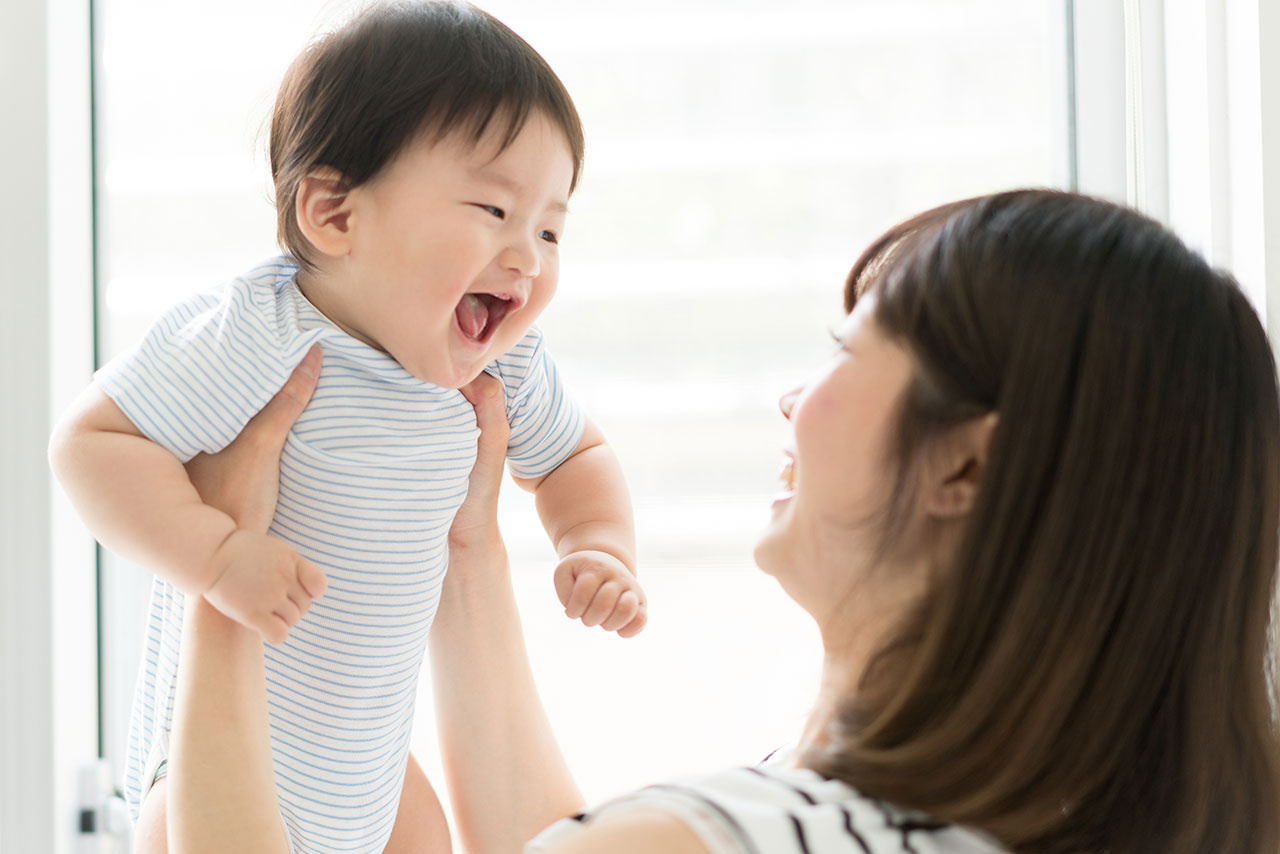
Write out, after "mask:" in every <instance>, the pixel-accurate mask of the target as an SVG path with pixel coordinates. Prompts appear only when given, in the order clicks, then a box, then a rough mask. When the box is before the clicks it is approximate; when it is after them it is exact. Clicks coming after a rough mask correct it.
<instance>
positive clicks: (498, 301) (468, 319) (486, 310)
mask: <svg viewBox="0 0 1280 854" xmlns="http://www.w3.org/2000/svg"><path fill="white" fill-rule="evenodd" d="M515 306H516V301H515V300H514V299H513V298H512V297H509V296H507V295H506V294H485V293H474V294H466V295H464V296H463V297H462V299H461V300H460V301H459V302H458V307H457V308H455V309H454V310H453V315H454V317H455V318H456V319H457V321H458V328H459V329H460V330H462V334H463V336H464V337H466V338H467V339H469V340H471V341H475V342H476V343H478V344H486V343H488V341H489V339H490V338H492V337H493V332H494V330H496V329H497V328H498V326H499V324H501V323H502V319H503V318H504V317H506V316H507V314H508V312H510V311H511V309H512V308H514V307H515Z"/></svg>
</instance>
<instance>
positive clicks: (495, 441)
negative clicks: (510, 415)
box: [450, 373, 511, 544]
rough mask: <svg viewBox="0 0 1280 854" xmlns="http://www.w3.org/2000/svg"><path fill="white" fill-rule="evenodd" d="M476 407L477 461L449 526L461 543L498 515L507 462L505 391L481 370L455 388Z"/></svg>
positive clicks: (452, 536) (508, 431)
mask: <svg viewBox="0 0 1280 854" xmlns="http://www.w3.org/2000/svg"><path fill="white" fill-rule="evenodd" d="M458 391H460V392H462V396H463V397H465V398H466V399H467V400H468V401H469V402H470V403H471V405H472V406H473V407H475V410H476V425H477V426H478V427H479V428H480V438H479V440H478V442H477V445H476V462H475V466H474V467H472V469H471V480H470V483H469V486H468V488H467V500H466V501H464V502H463V504H462V506H461V507H460V508H458V513H457V515H456V516H454V519H453V528H452V529H451V530H450V541H451V542H452V543H454V544H460V543H462V542H463V541H464V539H465V538H466V537H467V536H469V535H470V534H472V533H473V532H475V531H476V530H478V529H484V528H486V527H487V526H489V525H491V524H493V523H494V522H496V521H497V518H498V489H499V487H501V485H502V472H503V466H504V465H505V463H506V456H507V439H508V438H509V437H510V435H511V425H510V424H508V423H507V407H506V395H504V394H503V389H502V383H501V382H500V381H499V380H497V379H496V378H494V377H492V376H490V375H489V374H485V373H482V374H480V376H478V377H476V378H475V379H474V380H472V381H471V382H470V383H468V384H467V385H465V386H463V387H462V388H460V389H458Z"/></svg>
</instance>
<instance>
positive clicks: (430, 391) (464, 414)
mask: <svg viewBox="0 0 1280 854" xmlns="http://www.w3.org/2000/svg"><path fill="white" fill-rule="evenodd" d="M296 272H297V267H296V266H295V265H294V264H293V263H292V262H291V261H290V260H289V259H288V258H284V257H281V258H275V259H271V260H270V261H267V262H265V263H263V264H262V265H260V266H258V267H257V268H255V269H254V270H252V271H251V272H249V273H247V274H246V275H244V276H241V277H239V278H237V279H235V280H233V281H231V282H230V283H228V284H226V285H224V286H222V287H220V288H218V289H216V290H213V291H211V292H208V293H202V294H197V295H195V296H193V297H191V298H189V299H187V300H185V301H184V302H182V303H180V304H179V305H177V306H176V307H174V308H172V309H171V310H169V311H168V312H167V313H165V314H164V316H162V317H161V318H160V320H158V321H157V322H156V324H155V325H154V326H153V327H152V328H151V330H150V331H149V332H148V333H147V334H146V336H145V337H144V339H143V340H142V341H141V343H139V344H138V345H137V346H136V347H135V348H134V349H133V350H131V351H129V352H127V353H125V354H123V355H122V356H120V357H119V358H117V359H115V360H113V361H112V362H111V363H110V364H108V365H107V366H106V367H104V368H103V369H102V370H101V371H99V372H98V374H97V376H96V378H95V379H96V382H97V383H98V385H99V387H100V388H101V389H102V390H103V391H104V392H105V393H106V394H107V395H108V396H109V397H110V398H111V399H112V400H114V401H115V402H116V403H117V404H118V405H119V406H120V408H121V409H122V410H123V411H124V413H125V415H127V416H128V417H129V419H130V420H131V421H132V422H133V423H134V424H135V425H136V426H137V427H138V429H139V430H141V431H142V433H143V434H144V435H146V436H147V437H148V438H149V439H151V440H152V441H154V442H156V443H157V444H159V445H162V446H163V447H165V448H167V449H168V450H170V451H172V452H173V453H174V454H175V455H176V456H177V457H178V458H179V459H181V460H183V461H185V460H187V459H190V458H191V457H192V456H194V455H195V454H197V453H199V452H201V451H204V452H215V451H218V450H220V449H221V448H223V447H225V446H226V445H227V444H229V443H230V442H231V440H232V439H234V438H235V436H236V435H237V434H238V433H239V432H240V430H241V429H242V428H243V427H244V425H245V423H246V422H247V421H248V420H249V418H250V417H252V416H253V415H254V414H255V413H256V412H257V411H258V410H259V409H261V408H262V406H263V405H264V404H265V403H266V402H267V401H268V400H269V399H270V398H271V397H272V396H273V395H274V394H275V393H276V392H277V391H278V390H279V389H280V387H281V386H282V385H283V384H284V381H285V380H286V379H287V378H288V376H289V373H290V372H291V371H292V370H293V368H294V367H295V366H296V365H297V363H298V362H299V361H301V359H302V357H303V355H304V354H305V353H306V352H307V350H308V348H310V347H311V345H312V344H314V343H316V342H320V343H321V344H322V345H323V350H324V364H323V368H322V370H321V374H320V380H319V384H318V386H317V388H316V390H315V394H314V395H313V397H312V400H311V403H310V404H309V405H308V407H307V409H306V410H305V411H304V412H303V414H302V416H301V417H300V418H299V419H298V421H297V423H296V424H295V425H294V428H293V431H292V432H291V433H290V435H289V437H288V441H287V443H286V445H285V449H284V453H283V456H282V458H281V464H280V498H279V503H278V506H277V508H276V515H275V519H274V521H273V522H272V525H271V532H272V533H273V534H274V535H276V536H278V537H280V538H281V539H283V540H285V541H286V542H288V543H289V544H290V545H292V546H293V547H294V548H295V549H296V550H297V551H298V552H299V553H300V554H302V555H304V556H305V557H307V558H309V559H311V560H312V561H314V562H315V563H316V564H318V565H319V566H320V567H321V568H323V569H324V571H325V573H326V575H327V576H328V582H329V586H328V592H327V593H326V595H325V596H323V597H322V598H320V599H318V600H316V602H315V603H314V604H313V605H312V607H311V610H310V611H309V612H308V613H307V615H306V616H305V617H304V618H303V619H302V620H301V621H300V622H299V623H298V624H297V625H296V626H295V627H294V628H293V630H292V631H291V632H290V634H289V639H288V641H286V642H285V643H283V644H280V645H278V646H270V645H268V646H267V648H266V668H267V697H268V707H269V713H270V719H271V746H272V756H273V758H274V762H275V774H276V784H277V788H278V792H279V798H280V806H281V812H282V815H283V818H284V822H285V825H286V826H287V828H288V830H289V834H290V837H291V841H292V843H293V850H294V851H295V852H298V854H310V852H339V851H341V852H380V851H382V849H383V847H384V845H385V843H386V841H387V838H388V836H389V835H390V833H391V827H392V824H393V823H394V820H395V815H396V808H397V806H398V804H399V798H400V788H401V783H402V780H403V777H404V767H405V761H406V757H407V754H408V748H409V734H410V727H411V724H412V720H413V709H414V697H415V694H416V690H417V684H418V673H419V670H420V667H421V663H422V657H423V652H424V649H425V643H426V637H427V630H428V628H429V627H430V626H431V621H432V618H433V616H434V614H435V609H436V603H437V601H438V597H439V592H440V585H441V582H442V580H443V578H444V574H445V567H446V564H447V560H448V554H447V542H448V532H449V526H450V524H451V522H452V521H453V517H454V514H455V513H456V512H457V509H458V507H459V505H460V504H461V503H462V500H463V498H464V497H465V496H466V492H467V478H468V475H469V474H470V472H471V467H472V465H473V463H474V462H475V454H476V439H477V437H478V436H479V430H478V428H477V427H476V420H475V412H474V410H473V409H472V407H471V405H470V404H469V403H467V401H466V399H465V398H464V397H463V396H462V394H461V393H460V392H458V391H456V390H454V389H445V388H440V387H438V386H433V385H430V384H428V383H425V382H423V381H421V380H419V379H417V378H415V377H414V376H412V375H411V374H409V373H408V372H407V371H406V370H405V369H404V368H403V367H401V366H400V364H399V363H397V362H396V361H395V360H394V359H392V358H391V357H390V356H388V355H387V354H385V353H383V352H381V351H378V350H376V349H374V348H372V347H369V346H368V345H366V344H364V343H362V342H360V341H358V340H356V339H354V338H352V337H350V336H348V335H347V334H346V333H344V332H342V331H341V330H340V329H339V328H338V327H337V326H335V325H334V324H333V323H332V322H331V321H329V320H328V319H327V318H325V317H324V316H323V315H322V314H320V312H319V311H317V310H316V309H315V307H314V306H312V305H311V304H310V303H309V302H308V301H307V300H306V299H305V297H303V295H302V293H301V292H300V291H299V290H298V288H297V285H296V282H295V280H294V278H295V274H296ZM486 370H488V371H489V372H490V373H492V374H494V375H495V376H497V377H498V378H499V379H500V380H501V381H502V383H503V386H504V388H505V390H506V403H507V415H508V419H509V420H510V422H511V425H512V431H511V442H510V447H509V450H508V463H509V466H510V468H511V470H512V472H513V473H515V474H516V475H518V476H520V477H525V478H532V477H537V476H540V475H543V474H546V473H547V472H548V471H550V470H552V469H554V468H555V467H556V466H557V465H559V464H560V463H561V462H562V461H563V460H564V459H565V458H566V457H567V456H568V455H569V453H570V452H571V451H572V450H573V449H574V448H575V447H576V446H577V444H578V441H579V439H580V437H581V435H582V429H583V423H584V422H583V416H582V414H581V412H580V411H579V410H578V408H577V407H576V406H575V405H574V404H573V402H572V401H571V400H570V398H569V397H568V396H567V395H566V393H565V390H564V388H563V386H562V385H561V383H560V380H559V377H558V375H557V372H556V368H555V365H554V363H553V362H552V360H551V359H550V357H549V356H548V354H547V350H546V348H545V347H544V346H543V342H542V337H541V334H540V333H539V332H538V331H537V330H531V331H530V332H529V334H528V335H527V336H526V337H525V338H524V339H523V340H522V341H521V342H520V343H519V344H518V345H517V346H516V347H515V348H514V349H513V350H512V351H511V352H509V353H507V354H505V355H503V356H502V357H501V358H499V359H498V360H497V361H496V362H495V363H494V364H493V365H491V366H489V367H488V368H486ZM182 611H183V595H182V593H181V592H180V591H179V590H177V589H176V588H175V587H173V586H172V585H170V584H168V583H166V582H164V581H162V580H160V579H156V580H155V582H154V583H153V586H152V597H151V605H150V611H149V615H148V623H147V627H146V635H145V638H144V641H143V644H144V651H143V661H142V664H141V671H140V674H139V679H138V685H137V689H136V692H135V696H134V709H133V715H132V719H131V723H130V734H129V744H128V746H127V752H126V755H127V758H126V770H125V789H126V795H127V798H128V801H129V803H130V805H131V806H132V808H133V810H134V813H135V815H136V812H137V808H138V804H139V803H140V801H141V796H142V794H143V793H144V792H145V790H146V787H147V786H148V785H149V783H150V780H149V779H148V778H147V773H146V772H147V769H148V768H151V767H154V764H155V762H156V761H158V754H159V753H161V752H162V751H163V750H164V745H165V743H166V741H167V732H168V730H169V727H170V720H171V716H172V711H173V697H174V674H175V668H176V663H177V658H178V643H179V638H180V637H181V627H182Z"/></svg>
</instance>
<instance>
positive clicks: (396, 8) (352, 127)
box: [270, 0, 584, 268]
mask: <svg viewBox="0 0 1280 854" xmlns="http://www.w3.org/2000/svg"><path fill="white" fill-rule="evenodd" d="M534 113H541V114H543V115H545V116H546V117H547V118H548V119H549V120H550V121H551V122H552V123H553V124H555V125H557V126H558V127H559V128H560V129H561V130H562V131H563V132H564V135H565V137H566V139H567V141H568V144H569V150H570V154H571V155H572V157H573V179H572V183H571V184H570V191H571V192H572V190H573V188H574V187H575V186H576V185H577V182H578V174H579V172H580V170H581V166H582V157H583V147H584V144H583V137H582V123H581V121H580V119H579V117H578V112H577V109H576V108H575V107H574V105H573V100H572V99H571V98H570V97H569V93H568V92H567V91H566V90H565V88H564V84H563V83H561V82H560V79H559V78H558V77H557V76H556V74H555V72H554V71H552V70H551V67H550V66H548V65H547V63H546V61H545V60H544V59H543V58H542V57H541V56H539V55H538V53H537V52H536V51H534V49H533V48H531V47H530V46H529V45H528V44H526V43H525V42H524V40H523V39H521V38H520V37H519V36H517V35H516V34H515V33H513V32H512V31H511V30H509V29H508V28H507V27H506V26H505V25H504V24H502V23H501V22H500V21H498V20H497V19H496V18H494V17H492V16H490V15H489V14H488V13H486V12H483V11H481V10H479V9H477V8H475V7H474V6H471V5H469V4H466V3H456V2H433V0H406V2H392V3H381V4H379V5H375V6H373V7H371V8H369V9H367V10H366V11H364V12H363V13H361V14H360V15H358V16H356V17H355V18H354V19H353V20H351V21H350V22H349V23H347V24H346V25H345V26H343V27H341V28H340V29H337V30H335V31H333V32H331V33H328V34H326V35H324V36H323V37H321V38H320V39H319V40H317V41H315V42H314V43H312V44H311V45H309V46H308V47H307V48H306V49H304V50H303V52H302V53H301V54H299V56H298V57H297V59H295V60H294V61H293V64H292V65H291V66H290V67H289V70H288V71H287V72H286V73H285V77H284V81H283V82H282V83H281V85H280V92H279V94H278V95H277V96H276V104H275V110H274V112H273V114H272V118H271V137H270V156H271V175H272V178H273V179H274V181H275V200H276V221H277V226H276V227H277V237H278V239H279V241H280V244H281V246H282V247H283V248H284V249H285V251H287V252H289V253H290V254H291V255H293V256H294V257H295V258H296V259H297V261H298V262H299V263H300V264H302V265H303V267H306V268H310V267H312V266H313V264H314V260H313V259H312V257H311V254H310V252H311V250H312V247H311V245H310V243H309V242H308V241H307V239H306V238H305V237H303V235H302V232H301V231H300V230H299V228H298V224H297V220H296V218H295V214H294V207H295V205H296V203H297V196H298V188H299V185H300V184H301V182H302V179H303V178H305V177H306V176H307V175H308V174H309V173H310V172H311V171H312V170H313V169H316V168H319V167H324V166H327V167H331V168H333V169H336V170H337V171H338V172H339V173H341V175H342V181H343V184H344V187H345V189H352V188H354V187H358V186H360V185H361V184H363V183H365V182H366V181H369V180H370V179H372V178H373V177H374V176H375V175H377V174H378V173H379V172H380V171H381V170H382V168H383V167H384V166H386V165H387V164H388V163H390V162H391V161H392V160H393V159H394V158H395V156H396V155H397V154H399V153H400V152H401V151H402V150H404V149H405V148H406V147H408V146H409V145H410V144H412V143H413V142H415V141H416V140H418V139H419V138H421V135H422V134H424V133H430V134H431V135H432V136H433V138H435V139H440V138H443V137H444V136H446V135H448V134H450V133H452V132H455V131H459V132H462V133H466V134H468V135H469V136H470V138H471V139H472V140H473V141H476V142H478V141H479V140H480V139H481V138H482V137H483V136H484V135H485V133H486V131H487V130H488V129H489V127H490V126H491V125H492V124H493V123H494V122H500V123H502V124H501V126H500V129H501V131H502V136H501V137H500V140H501V147H502V149H505V148H506V147H507V146H508V145H510V144H511V143H512V142H514V141H515V138H516V137H517V136H518V135H519V134H520V131H521V129H522V128H523V127H524V125H525V122H526V121H528V118H529V116H530V115H532V114H534Z"/></svg>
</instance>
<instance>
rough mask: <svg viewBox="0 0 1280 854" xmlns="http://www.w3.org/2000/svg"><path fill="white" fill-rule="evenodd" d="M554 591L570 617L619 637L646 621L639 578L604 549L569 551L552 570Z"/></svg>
mask: <svg viewBox="0 0 1280 854" xmlns="http://www.w3.org/2000/svg"><path fill="white" fill-rule="evenodd" d="M555 584H556V595H557V596H559V597H560V603H561V604H562V605H564V613H565V616H567V617H568V618H569V619H571V620H582V624H583V625H584V626H600V627H601V628H602V629H604V630H605V631H608V632H617V633H618V635H619V637H624V638H629V637H634V636H635V635H637V634H639V633H640V630H641V629H643V628H644V626H645V623H647V622H649V612H648V606H647V605H646V603H645V598H644V591H643V590H641V589H640V582H638V581H636V577H635V576H634V575H632V574H631V572H630V570H628V569H627V567H626V565H625V564H624V563H623V562H622V561H620V560H618V559H617V558H616V557H614V556H613V555H611V554H608V553H607V552H597V551H580V552H572V553H571V554H568V555H566V556H565V557H564V559H563V560H561V561H560V565H559V566H557V567H556V572H555Z"/></svg>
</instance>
